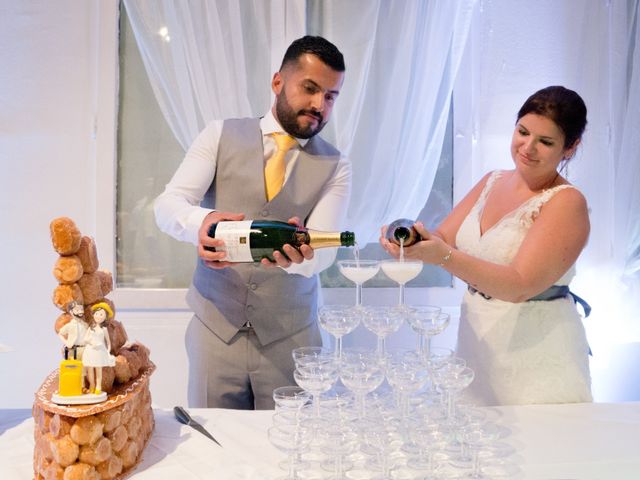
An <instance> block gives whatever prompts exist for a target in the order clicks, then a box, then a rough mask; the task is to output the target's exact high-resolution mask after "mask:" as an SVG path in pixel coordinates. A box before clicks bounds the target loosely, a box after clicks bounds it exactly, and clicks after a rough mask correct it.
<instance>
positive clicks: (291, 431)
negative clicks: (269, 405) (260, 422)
mask: <svg viewBox="0 0 640 480" xmlns="http://www.w3.org/2000/svg"><path fill="white" fill-rule="evenodd" d="M267 436H268V437H269V441H270V442H271V444H272V445H273V446H275V447H276V448H277V449H278V450H280V451H281V452H284V453H285V454H286V455H287V460H288V462H287V470H288V475H287V476H286V477H282V478H281V480H297V479H298V478H299V477H298V475H297V472H296V470H297V467H296V456H297V455H298V454H299V453H300V452H301V451H302V450H303V449H304V448H305V447H306V446H307V445H308V444H309V442H310V441H311V433H310V432H309V430H307V429H306V428H303V427H301V426H300V425H299V424H280V425H274V426H272V427H271V428H269V430H267Z"/></svg>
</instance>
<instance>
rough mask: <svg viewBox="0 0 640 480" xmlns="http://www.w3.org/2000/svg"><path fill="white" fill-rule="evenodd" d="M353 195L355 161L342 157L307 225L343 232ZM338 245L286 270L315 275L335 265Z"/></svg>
mask: <svg viewBox="0 0 640 480" xmlns="http://www.w3.org/2000/svg"><path fill="white" fill-rule="evenodd" d="M350 197H351V162H350V161H349V160H348V159H346V158H342V159H341V160H340V161H339V162H338V165H337V167H336V172H335V174H334V176H333V178H332V179H331V180H329V182H327V184H326V185H325V186H324V189H323V191H322V194H321V196H320V200H318V202H317V203H316V206H315V207H314V208H313V210H312V211H311V214H310V215H309V218H308V220H307V223H306V225H305V227H307V228H308V229H310V230H319V231H323V232H341V231H343V230H344V229H345V221H346V217H347V207H348V206H349V199H350ZM336 253H337V248H319V249H317V250H315V252H314V256H313V259H312V260H305V261H304V262H302V263H299V264H292V265H291V266H290V267H288V268H286V269H285V270H286V271H287V272H288V273H297V274H300V275H304V276H305V277H311V276H313V275H314V274H316V273H320V272H321V271H322V270H324V269H326V268H328V267H330V266H331V264H332V263H333V261H334V260H335V258H336Z"/></svg>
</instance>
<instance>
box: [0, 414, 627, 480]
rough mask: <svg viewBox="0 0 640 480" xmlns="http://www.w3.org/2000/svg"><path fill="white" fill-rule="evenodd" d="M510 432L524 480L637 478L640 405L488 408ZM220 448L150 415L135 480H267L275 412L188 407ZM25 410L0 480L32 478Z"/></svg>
mask: <svg viewBox="0 0 640 480" xmlns="http://www.w3.org/2000/svg"><path fill="white" fill-rule="evenodd" d="M491 410H492V412H491V413H492V414H493V415H497V416H498V417H499V420H498V421H499V423H500V424H501V425H503V426H505V427H506V428H507V429H508V430H509V433H508V436H507V437H506V438H505V441H507V442H508V443H510V444H511V445H512V446H513V447H514V448H515V450H516V453H515V455H514V456H513V459H514V461H515V463H516V464H517V466H518V470H519V471H518V472H516V473H514V475H512V476H511V477H509V478H513V479H518V480H520V479H525V480H529V479H531V480H542V479H544V480H569V479H572V480H573V479H576V480H577V479H579V480H596V479H598V480H632V479H633V480H636V479H640V403H638V402H632V403H615V404H607V403H593V404H572V405H528V406H513V407H499V408H492V409H491ZM190 413H191V414H192V416H193V417H194V418H196V419H197V420H199V421H201V422H202V423H203V424H204V425H205V426H206V427H207V429H208V430H209V431H210V432H212V434H213V435H214V436H215V437H216V438H217V439H218V440H219V441H220V443H221V444H222V445H223V448H220V447H219V446H217V445H216V444H215V443H213V442H212V441H211V440H209V439H207V438H206V437H204V436H203V435H201V434H200V433H198V432H196V431H194V430H192V429H190V428H189V427H185V426H183V425H181V424H179V423H178V422H177V421H176V420H175V419H174V418H173V412H172V411H171V410H165V409H156V410H154V414H155V419H156V429H155V432H154V434H153V436H152V438H151V440H150V442H149V446H148V447H147V449H146V450H145V453H144V458H143V461H142V463H141V464H140V465H139V466H138V468H137V470H136V472H135V473H134V474H133V475H132V477H131V478H133V479H134V480H145V479H146V480H151V479H153V480H164V479H167V480H169V479H171V480H174V479H180V480H189V479H200V478H203V479H204V478H206V479H212V478H214V479H216V480H243V479H247V480H272V479H275V478H278V477H281V476H283V474H284V472H283V471H282V470H280V469H279V468H278V466H277V464H278V462H279V461H280V460H282V459H283V456H282V454H281V453H280V452H278V451H277V450H276V449H275V448H274V447H273V446H271V444H270V443H269V441H268V440H267V435H266V430H267V428H268V427H269V426H270V424H271V416H272V414H273V412H272V411H255V412H248V411H238V410H223V409H192V410H190ZM30 415H31V411H30V409H24V410H0V479H2V480H22V479H29V478H32V476H33V472H32V454H33V428H34V425H33V419H31V417H30Z"/></svg>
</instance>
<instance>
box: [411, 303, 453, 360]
mask: <svg viewBox="0 0 640 480" xmlns="http://www.w3.org/2000/svg"><path fill="white" fill-rule="evenodd" d="M407 323H408V324H409V326H410V327H411V329H412V330H413V331H414V332H416V333H417V334H418V351H419V352H420V354H421V356H422V357H423V358H429V356H430V355H431V337H434V336H436V335H438V334H440V333H442V332H443V331H444V329H445V328H447V326H448V325H449V314H447V313H442V309H441V308H440V307H435V306H432V305H421V306H415V307H413V308H412V310H411V311H410V312H408V313H407Z"/></svg>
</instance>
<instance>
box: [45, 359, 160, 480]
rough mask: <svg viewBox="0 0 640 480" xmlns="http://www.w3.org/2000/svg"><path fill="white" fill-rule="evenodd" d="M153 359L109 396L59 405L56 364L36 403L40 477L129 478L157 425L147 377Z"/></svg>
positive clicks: (77, 479)
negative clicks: (98, 400) (55, 399)
mask: <svg viewBox="0 0 640 480" xmlns="http://www.w3.org/2000/svg"><path fill="white" fill-rule="evenodd" d="M153 370H155V366H154V365H153V364H151V365H150V366H149V368H147V369H146V370H144V371H143V372H142V373H141V375H140V376H139V377H138V378H136V379H135V380H132V381H130V382H128V383H126V384H121V385H116V386H115V388H114V390H113V392H111V393H110V394H109V397H108V399H107V400H106V401H104V402H102V403H98V404H93V405H68V406H67V405H57V404H55V403H53V402H52V401H51V395H52V394H53V393H54V392H55V391H56V390H57V388H58V370H55V371H54V372H52V373H51V374H50V375H49V376H48V377H47V378H46V379H45V381H44V383H43V384H42V386H41V387H40V389H39V390H38V392H37V393H36V400H35V402H34V404H33V418H34V419H35V450H34V457H33V460H34V462H33V469H34V478H35V479H36V480H50V479H56V480H57V479H59V480H80V479H81V480H100V479H118V480H119V479H123V478H126V477H127V476H128V475H129V474H130V473H132V471H133V470H134V468H135V466H136V465H137V464H138V463H140V461H141V459H142V452H143V451H144V448H145V447H146V445H147V442H148V441H149V438H150V437H151V432H152V431H153V427H154V419H153V411H152V409H151V393H150V391H149V377H150V375H151V373H153Z"/></svg>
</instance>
